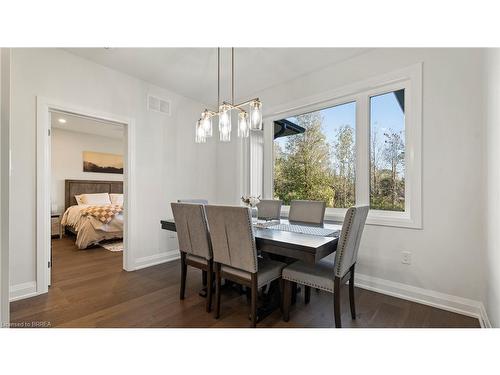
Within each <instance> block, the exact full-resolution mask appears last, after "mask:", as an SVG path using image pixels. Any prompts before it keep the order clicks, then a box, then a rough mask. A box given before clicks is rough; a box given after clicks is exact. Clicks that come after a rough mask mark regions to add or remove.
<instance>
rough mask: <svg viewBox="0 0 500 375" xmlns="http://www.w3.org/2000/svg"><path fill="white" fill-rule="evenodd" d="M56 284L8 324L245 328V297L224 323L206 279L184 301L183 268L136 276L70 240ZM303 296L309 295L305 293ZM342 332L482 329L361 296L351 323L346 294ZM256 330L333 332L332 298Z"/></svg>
mask: <svg viewBox="0 0 500 375" xmlns="http://www.w3.org/2000/svg"><path fill="white" fill-rule="evenodd" d="M52 277H53V284H52V287H51V288H50V290H49V293H47V294H45V295H41V296H37V297H33V298H29V299H25V300H20V301H16V302H13V303H11V322H13V323H22V322H36V321H38V322H40V321H44V322H50V326H51V327H248V326H249V325H250V321H249V320H248V311H249V305H248V304H247V299H246V297H245V296H241V295H239V294H238V293H236V292H235V291H231V290H226V291H224V292H223V294H222V301H221V317H220V319H218V320H216V319H214V318H213V314H208V313H206V312H205V299H204V298H202V297H200V296H199V295H198V292H199V290H200V289H201V288H202V282H201V272H200V271H198V270H195V269H194V268H191V267H190V268H188V277H187V285H186V298H185V299H184V300H183V301H180V300H179V283H180V264H179V261H174V262H170V263H164V264H160V265H158V266H154V267H150V268H147V269H142V270H139V271H135V272H125V271H123V270H122V254H121V253H116V252H111V251H108V250H105V249H103V248H101V247H96V248H93V249H89V250H83V251H82V250H77V249H76V247H75V245H74V243H73V241H72V240H71V239H70V238H63V239H61V240H59V239H56V240H53V275H52ZM302 289H304V288H302ZM342 293H343V296H342V324H343V327H377V328H382V327H387V328H390V327H454V328H457V327H479V322H478V320H477V319H474V318H470V317H466V316H463V315H459V314H454V313H451V312H448V311H444V310H439V309H436V308H433V307H429V306H425V305H420V304H417V303H413V302H409V301H405V300H401V299H397V298H394V297H390V296H386V295H383V294H379V293H374V292H370V291H367V290H363V289H359V288H356V310H357V319H356V320H351V318H350V312H349V301H348V298H347V297H348V290H347V287H344V288H343V289H342ZM303 298H304V297H303V292H302V296H300V298H298V300H297V304H296V305H294V306H292V307H291V310H290V321H289V322H288V323H285V322H284V321H283V319H282V316H281V313H280V311H279V310H278V311H275V312H274V313H273V314H271V315H270V316H268V317H267V318H265V319H264V320H263V321H262V322H259V323H258V324H257V327H260V328H263V327H334V320H333V297H332V295H330V294H327V293H324V292H321V293H317V292H316V291H314V290H312V291H311V302H310V303H309V304H308V305H305V304H304V299H303Z"/></svg>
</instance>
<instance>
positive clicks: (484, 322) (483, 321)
mask: <svg viewBox="0 0 500 375" xmlns="http://www.w3.org/2000/svg"><path fill="white" fill-rule="evenodd" d="M479 322H480V323H481V327H482V328H491V322H490V319H489V318H488V313H487V312H486V308H485V307H484V304H482V303H481V318H480V319H479Z"/></svg>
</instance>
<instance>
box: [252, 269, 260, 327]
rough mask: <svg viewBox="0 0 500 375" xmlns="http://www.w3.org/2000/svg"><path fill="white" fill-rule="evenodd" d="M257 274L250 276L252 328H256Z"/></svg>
mask: <svg viewBox="0 0 500 375" xmlns="http://www.w3.org/2000/svg"><path fill="white" fill-rule="evenodd" d="M258 291H259V289H258V288H257V274H256V273H253V274H252V328H255V327H256V326H257V294H258Z"/></svg>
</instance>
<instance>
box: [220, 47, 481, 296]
mask: <svg viewBox="0 0 500 375" xmlns="http://www.w3.org/2000/svg"><path fill="white" fill-rule="evenodd" d="M419 62H423V154H422V155H423V230H413V229H403V228H395V227H383V226H367V227H366V229H365V233H364V235H363V239H362V243H361V248H360V253H359V263H358V271H359V273H360V274H364V275H367V276H370V277H375V278H380V279H383V280H385V281H390V282H396V283H401V284H404V288H406V289H408V288H407V287H406V286H410V287H417V288H422V289H424V290H428V291H436V292H440V293H445V294H447V295H451V296H458V297H463V298H467V299H471V300H474V301H478V300H480V296H481V293H482V283H481V277H480V275H481V272H482V260H481V256H482V250H481V249H482V248H483V246H484V244H485V241H484V236H483V223H484V215H483V209H484V207H483V199H482V192H483V189H482V186H483V182H482V181H483V174H482V165H483V153H482V147H483V138H482V135H483V126H482V121H483V120H482V92H483V86H482V80H481V77H482V51H481V50H480V49H377V50H372V51H370V52H367V53H365V54H363V55H361V56H358V57H356V58H353V59H350V60H347V61H345V62H342V63H339V64H336V65H333V66H330V67H327V68H326V69H323V70H320V71H316V72H314V73H312V74H309V75H306V76H302V77H299V78H297V79H295V80H293V81H290V82H287V83H286V84H283V85H279V86H275V87H273V88H270V89H268V90H265V91H263V92H258V93H254V95H249V97H253V96H259V97H260V98H261V100H262V102H263V109H264V113H265V115H271V114H272V107H276V106H282V105H285V104H287V103H289V102H292V101H296V100H299V99H301V98H305V97H308V96H313V95H317V94H320V93H322V92H327V91H331V90H333V89H335V88H340V87H342V86H346V85H350V84H353V83H355V82H359V81H362V80H365V79H368V78H371V77H375V76H377V75H381V74H385V73H388V72H391V71H394V70H397V69H401V68H404V67H407V66H410V65H413V64H415V63H419ZM233 152H234V151H233V150H229V149H228V152H226V153H223V152H220V151H219V150H218V155H217V158H218V159H217V160H218V163H219V165H220V164H221V162H224V163H225V166H226V168H227V172H226V170H221V169H220V168H219V170H218V174H219V177H218V181H220V182H221V183H222V184H223V185H225V186H222V187H219V185H218V188H220V189H224V190H227V189H228V184H229V183H230V181H233V180H235V179H236V178H237V176H238V174H239V173H240V171H239V170H238V168H239V167H238V163H237V162H236V161H234V160H232V159H231V158H230V153H233ZM231 195H232V196H237V195H238V193H233V194H228V196H231ZM401 251H411V252H412V254H413V258H412V264H411V265H404V264H402V263H401ZM391 285H393V284H391ZM394 285H395V284H394ZM398 285H399V284H398ZM419 291H421V290H420V289H419ZM434 294H435V293H434ZM446 298H447V297H446ZM461 302H464V301H461ZM465 302H466V303H468V302H469V301H465Z"/></svg>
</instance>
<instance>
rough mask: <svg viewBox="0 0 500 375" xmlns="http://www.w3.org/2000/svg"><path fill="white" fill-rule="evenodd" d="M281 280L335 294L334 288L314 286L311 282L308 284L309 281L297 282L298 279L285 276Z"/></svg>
mask: <svg viewBox="0 0 500 375" xmlns="http://www.w3.org/2000/svg"><path fill="white" fill-rule="evenodd" d="M281 278H282V279H283V280H288V281H291V282H294V283H298V284H301V285H305V286H310V287H312V288H317V289H321V290H324V291H327V292H330V293H333V288H332V289H328V288H325V287H324V286H322V285H317V284H314V283H311V282H307V281H304V280H296V279H293V278H291V277H286V276H283V275H281ZM332 282H333V280H332Z"/></svg>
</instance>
